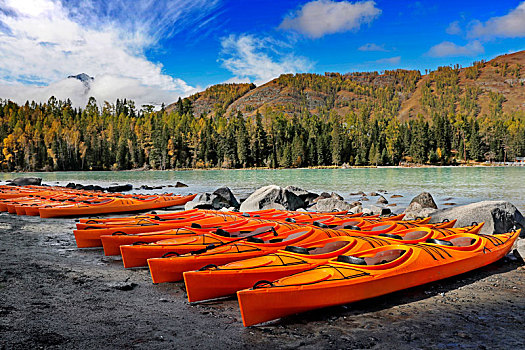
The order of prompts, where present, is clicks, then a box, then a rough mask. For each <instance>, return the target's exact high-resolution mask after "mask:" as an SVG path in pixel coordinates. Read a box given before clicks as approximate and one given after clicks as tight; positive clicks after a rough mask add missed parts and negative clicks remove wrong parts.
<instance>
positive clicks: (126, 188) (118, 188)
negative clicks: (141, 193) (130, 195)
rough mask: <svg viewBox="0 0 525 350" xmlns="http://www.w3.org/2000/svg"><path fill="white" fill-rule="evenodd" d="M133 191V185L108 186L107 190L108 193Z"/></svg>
mask: <svg viewBox="0 0 525 350" xmlns="http://www.w3.org/2000/svg"><path fill="white" fill-rule="evenodd" d="M132 189H133V185H131V184H127V185H117V186H109V187H108V188H107V191H108V192H112V193H113V192H126V191H131V190H132Z"/></svg>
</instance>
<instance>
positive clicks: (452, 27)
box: [446, 21, 462, 35]
mask: <svg viewBox="0 0 525 350" xmlns="http://www.w3.org/2000/svg"><path fill="white" fill-rule="evenodd" d="M446 32H447V34H450V35H459V34H461V32H462V30H461V27H460V26H459V21H454V22H452V23H450V24H449V25H448V27H447V29H446Z"/></svg>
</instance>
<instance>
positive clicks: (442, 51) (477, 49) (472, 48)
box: [426, 40, 485, 57]
mask: <svg viewBox="0 0 525 350" xmlns="http://www.w3.org/2000/svg"><path fill="white" fill-rule="evenodd" d="M483 52H485V49H484V48H483V45H481V43H480V42H479V41H477V40H476V41H473V42H470V43H468V44H466V45H465V46H460V45H457V44H454V43H452V42H450V41H443V42H442V43H439V44H437V45H434V46H432V47H431V48H430V50H429V51H428V52H427V53H426V54H427V55H428V56H432V57H450V56H476V55H479V54H480V53H483Z"/></svg>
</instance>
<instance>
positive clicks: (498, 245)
mask: <svg viewBox="0 0 525 350" xmlns="http://www.w3.org/2000/svg"><path fill="white" fill-rule="evenodd" d="M519 233H520V230H518V231H517V232H511V233H505V234H500V235H493V236H487V235H474V234H465V233H463V234H458V235H452V236H448V237H444V238H441V239H429V240H428V241H427V242H426V243H417V244H399V245H390V246H383V247H378V248H374V249H370V250H367V251H363V252H360V253H358V254H354V255H349V254H344V255H340V256H338V257H337V258H335V259H331V260H329V262H328V264H323V265H320V266H318V267H316V268H314V269H311V270H308V271H305V272H301V273H297V274H294V275H291V276H288V277H284V278H281V279H278V280H276V281H273V282H270V281H260V282H257V283H255V284H254V286H253V287H252V288H251V289H245V290H241V291H239V292H237V297H238V300H239V306H240V309H241V315H242V318H243V324H244V326H252V325H255V324H258V323H262V322H266V321H270V320H274V319H277V318H280V317H284V316H287V315H292V314H296V313H301V312H305V311H308V310H314V309H318V308H324V307H330V306H335V305H342V304H347V303H351V302H355V301H358V300H363V299H368V298H373V297H376V296H379V295H384V294H388V293H392V292H395V291H398V290H402V289H406V288H410V287H414V286H418V285H422V284H425V283H429V282H433V281H436V280H440V279H443V278H447V277H451V276H455V275H458V274H461V273H464V272H467V271H471V270H473V269H476V268H479V267H482V266H485V265H488V264H490V263H493V262H495V261H497V260H499V259H501V258H502V257H504V256H505V254H507V253H508V252H509V251H510V249H511V248H512V245H513V244H514V241H515V240H516V239H517V238H518V236H519Z"/></svg>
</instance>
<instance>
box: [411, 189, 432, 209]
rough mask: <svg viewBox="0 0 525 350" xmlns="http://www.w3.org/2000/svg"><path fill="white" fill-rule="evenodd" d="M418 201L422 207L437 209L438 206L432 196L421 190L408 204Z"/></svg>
mask: <svg viewBox="0 0 525 350" xmlns="http://www.w3.org/2000/svg"><path fill="white" fill-rule="evenodd" d="M413 203H418V204H419V205H421V207H423V208H432V209H437V208H438V206H437V204H436V202H435V201H434V198H433V197H432V195H431V194H430V193H428V192H422V193H420V194H418V195H417V196H415V197H414V198H413V199H412V200H411V201H410V204H413Z"/></svg>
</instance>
